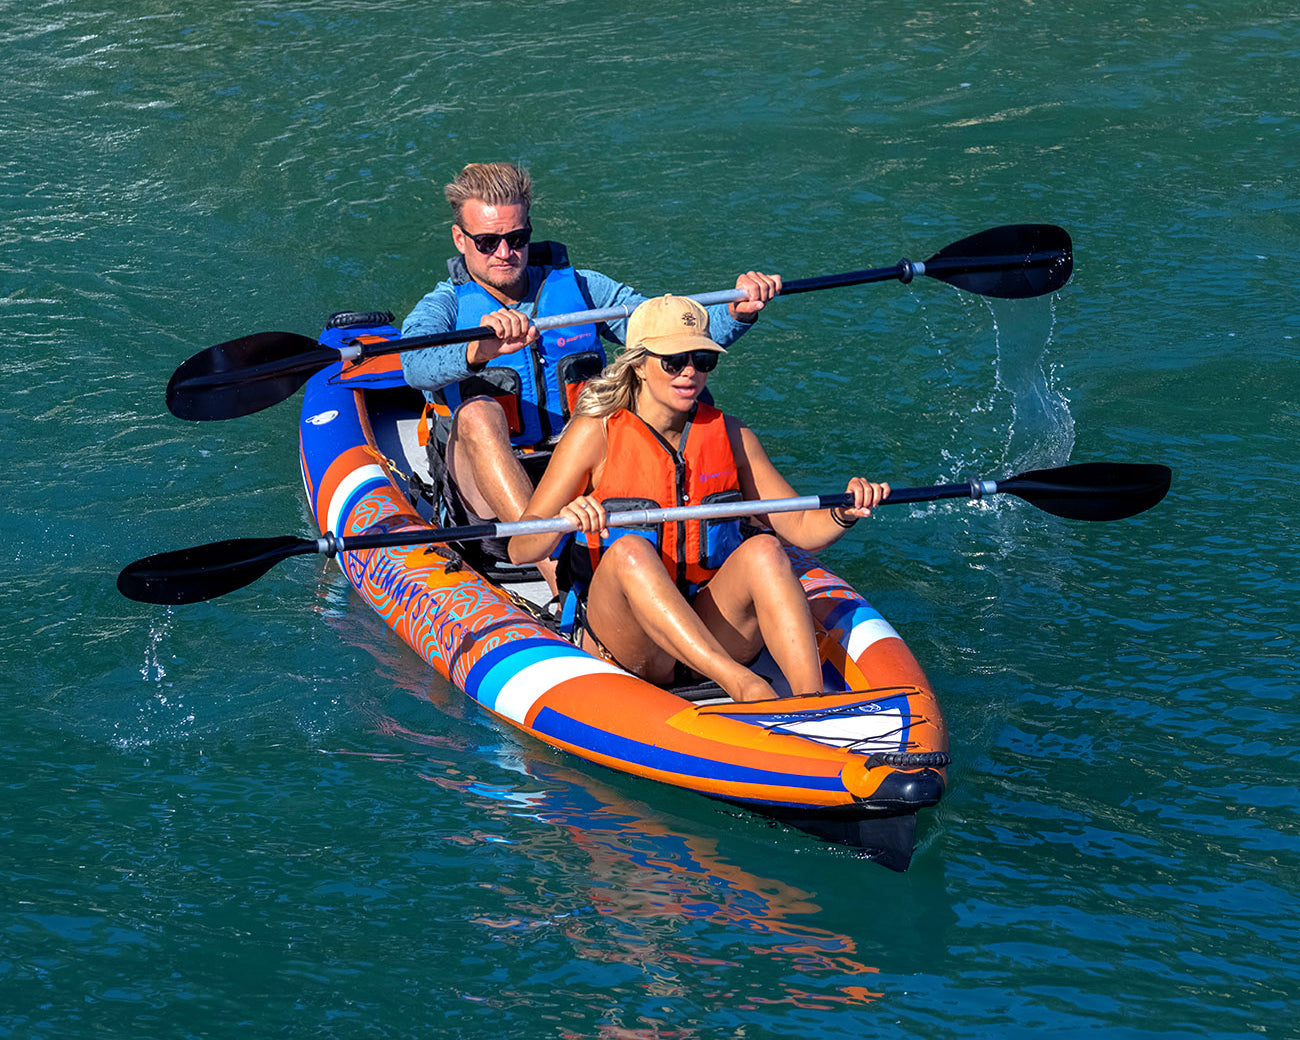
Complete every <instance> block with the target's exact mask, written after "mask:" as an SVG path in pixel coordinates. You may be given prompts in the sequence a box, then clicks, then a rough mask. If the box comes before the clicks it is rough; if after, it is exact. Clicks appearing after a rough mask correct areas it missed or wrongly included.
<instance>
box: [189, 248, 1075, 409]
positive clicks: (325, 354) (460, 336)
mask: <svg viewBox="0 0 1300 1040" xmlns="http://www.w3.org/2000/svg"><path fill="white" fill-rule="evenodd" d="M1073 270H1074V259H1073V247H1072V245H1071V242H1070V236H1069V234H1068V233H1067V232H1066V231H1065V230H1064V229H1062V228H1059V227H1057V226H1056V225H1054V224H1009V225H1006V226H1004V227H995V228H990V229H989V230H987V231H981V232H979V233H978V234H976V235H971V236H970V237H969V238H963V239H962V240H961V241H959V242H954V243H953V244H952V245H950V246H948V247H946V248H944V249H941V250H940V251H939V252H937V253H935V254H934V256H932V257H930V259H929V260H926V261H924V262H922V261H912V260H900V261H899V262H898V263H897V264H895V265H894V266H892V267H878V268H875V269H873V270H869V271H850V272H848V273H846V274H831V275H823V276H821V277H818V278H805V279H802V280H797V281H793V282H787V283H786V284H785V285H783V286H782V288H781V292H780V295H781V296H792V295H795V294H797V293H805V292H814V291H816V290H818V289H834V288H839V287H842V286H848V285H864V284H866V283H868V282H886V281H894V280H897V281H900V282H904V283H907V282H910V281H912V280H913V279H914V278H915V277H916V276H917V275H926V276H927V277H930V278H936V279H938V280H939V281H941V282H947V283H948V284H949V285H953V286H956V287H957V288H958V289H964V290H965V291H966V292H973V293H978V294H980V295H981V296H993V297H998V298H1001V299H1022V298H1027V297H1031V296H1042V295H1043V294H1044V293H1049V292H1055V291H1056V290H1057V289H1060V288H1061V287H1062V286H1064V285H1065V283H1066V282H1068V281H1069V280H1070V274H1071V272H1072V271H1073ZM745 298H746V297H745V293H744V291H743V290H741V289H723V290H719V291H717V292H710V293H697V294H695V295H693V296H692V297H691V299H693V300H695V301H696V302H697V303H699V304H700V305H701V306H705V307H709V306H712V305H713V304H718V303H736V302H738V301H740V300H743V299H745ZM634 309H635V308H634V307H631V306H622V307H606V308H603V309H597V310H589V311H575V312H573V313H571V314H556V315H553V316H551V317H546V318H540V319H538V320H537V321H535V322H534V323H533V324H534V326H535V327H536V328H537V329H538V330H539V331H545V330H546V329H558V328H564V327H566V326H569V325H584V324H587V323H591V322H599V321H614V320H617V319H619V318H626V317H629V316H630V315H631V313H632V311H633V310H634ZM494 335H496V333H495V332H494V331H493V330H492V329H491V328H488V327H487V326H485V325H481V326H479V327H478V328H473V329H453V330H451V331H450V332H443V333H438V334H436V335H433V336H412V337H408V338H406V339H393V340H388V341H387V342H382V343H366V344H361V343H356V342H353V343H351V344H349V345H347V346H344V347H340V348H337V349H336V348H334V347H322V346H321V345H320V344H319V343H318V342H317V341H316V340H314V339H311V338H309V337H307V336H301V335H299V334H297V333H294V332H255V333H253V334H251V335H248V336H241V337H239V338H238V339H232V340H229V341H227V342H225V343H218V344H217V345H216V346H213V347H208V348H207V349H206V350H201V351H199V352H198V353H197V354H195V355H194V356H193V357H191V358H189V359H188V360H187V361H185V362H183V363H182V364H181V366H180V367H179V368H177V369H176V371H175V372H174V373H173V374H172V377H171V380H170V381H169V382H168V384H167V407H168V408H169V409H171V411H172V413H173V414H174V415H176V416H177V417H178V418H181V419H190V420H193V421H195V422H200V421H206V420H213V419H234V418H237V417H239V416H241V415H251V414H252V413H253V412H260V411H261V410H262V409H264V408H269V407H271V406H272V405H275V404H279V403H280V402H281V401H285V400H288V399H289V398H290V397H292V396H293V395H294V393H296V392H297V391H298V390H299V389H300V388H301V387H302V385H303V384H304V383H306V382H307V380H308V379H310V378H311V377H312V376H313V375H314V374H315V373H317V372H319V371H320V370H321V369H323V368H325V367H327V366H329V365H332V364H334V363H335V362H337V361H339V360H340V359H342V360H344V361H356V362H359V361H361V360H363V359H365V358H372V357H379V356H380V355H384V354H397V353H401V352H402V351H406V350H423V349H427V348H429V347H443V346H448V345H450V344H453V343H469V342H472V341H473V340H477V339H487V338H489V337H491V336H494Z"/></svg>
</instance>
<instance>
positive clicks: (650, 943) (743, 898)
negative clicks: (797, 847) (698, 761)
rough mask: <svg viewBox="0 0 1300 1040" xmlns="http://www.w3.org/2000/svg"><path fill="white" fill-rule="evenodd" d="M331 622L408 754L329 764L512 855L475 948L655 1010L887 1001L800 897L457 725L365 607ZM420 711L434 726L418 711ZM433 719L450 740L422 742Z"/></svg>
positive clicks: (373, 708) (820, 911)
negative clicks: (441, 812)
mask: <svg viewBox="0 0 1300 1040" xmlns="http://www.w3.org/2000/svg"><path fill="white" fill-rule="evenodd" d="M326 616H327V617H328V618H329V620H330V622H331V625H332V626H333V627H334V628H335V629H336V631H337V632H338V634H339V636H340V637H341V638H343V639H344V640H345V641H348V642H352V643H354V644H355V645H357V646H359V647H362V648H364V649H365V650H366V651H367V652H368V653H369V654H370V655H371V656H373V658H374V659H375V661H376V663H377V665H378V669H377V671H378V674H379V675H380V676H382V678H383V681H384V682H386V683H387V682H391V683H392V686H393V688H394V689H396V690H399V691H401V694H400V695H399V696H398V697H396V698H386V697H385V698H378V697H377V698H370V699H368V700H367V702H366V703H365V704H364V705H360V706H357V710H359V711H362V712H364V713H365V715H366V718H367V723H368V728H370V729H371V731H372V732H374V733H376V734H378V735H382V736H383V737H384V738H386V740H389V741H392V742H393V746H396V747H399V748H402V749H404V750H401V751H390V750H366V751H360V750H356V749H346V750H342V751H337V752H333V753H337V754H346V755H365V756H367V757H369V758H371V759H372V760H373V761H375V762H378V763H381V764H383V765H391V766H397V767H399V768H400V769H401V770H403V771H404V772H406V773H413V775H414V776H415V777H418V778H419V779H420V780H423V781H425V782H426V783H429V784H432V785H434V786H435V787H437V788H438V789H439V790H440V791H444V792H450V793H452V794H454V795H455V803H454V804H463V805H464V806H465V817H466V818H467V819H473V820H474V821H475V823H474V825H473V826H472V827H467V828H463V829H462V828H458V827H456V826H455V823H454V821H451V822H450V823H449V822H448V821H441V822H440V823H439V824H438V830H439V832H440V836H441V840H443V841H445V842H447V843H449V844H452V845H458V846H461V847H463V848H465V849H467V850H481V849H483V848H485V847H487V848H491V847H495V848H497V850H498V852H499V853H501V854H502V855H507V854H508V856H509V862H510V863H511V864H512V866H511V868H510V869H502V870H501V871H500V874H499V877H498V879H497V880H495V881H494V882H493V883H492V884H491V885H490V886H488V888H486V889H485V890H484V891H483V892H482V893H480V895H479V896H478V897H477V899H476V903H477V904H478V906H479V909H478V910H477V911H473V910H471V911H470V916H469V923H470V924H471V925H472V927H473V928H474V929H478V930H480V935H479V937H478V938H477V939H476V940H475V941H476V942H482V941H488V942H494V943H503V944H505V945H506V946H508V947H517V948H520V950H521V951H522V952H527V950H528V949H529V948H531V947H532V946H534V945H542V946H545V947H548V948H550V947H551V946H553V945H554V946H556V947H559V948H562V949H563V950H564V951H565V952H564V956H566V957H571V958H577V959H578V960H580V961H582V962H583V963H585V964H588V965H590V966H592V967H593V968H599V971H598V973H597V975H598V977H602V978H603V977H607V976H608V977H609V978H610V979H615V978H616V979H618V980H619V981H620V984H626V985H631V986H632V988H633V990H635V991H636V992H637V993H641V994H643V996H644V999H646V1000H651V1001H653V1000H654V999H659V998H663V999H668V998H671V997H672V996H673V994H674V993H680V992H683V991H684V990H685V989H686V988H689V990H690V995H691V1001H692V1002H693V1003H698V1002H701V1001H703V1002H705V1003H708V1004H712V1003H715V1002H716V1003H718V1004H725V1005H729V1006H733V1007H734V1008H735V1009H736V1010H737V1011H741V1010H749V1011H753V1010H755V1009H757V1008H760V1007H766V1006H783V1007H798V1008H810V1007H833V1006H834V1007H842V1006H849V1005H858V1004H865V1003H870V1002H873V1001H875V1000H877V999H879V998H880V997H881V996H883V993H882V991H881V988H880V986H879V984H878V980H877V978H876V976H877V975H878V974H879V969H878V968H876V967H872V966H870V965H868V964H865V963H863V961H862V959H861V955H860V953H859V951H858V944H857V942H856V941H855V940H854V939H853V938H851V937H850V936H849V935H846V934H844V933H842V932H837V931H833V930H830V929H827V928H824V927H818V926H815V925H811V924H808V923H806V921H807V920H809V919H812V918H816V917H821V918H825V917H826V914H825V908H824V906H823V905H821V903H820V902H819V901H817V900H816V899H814V897H813V895H812V894H811V893H810V892H808V891H806V890H804V889H802V888H800V887H798V886H796V885H794V884H791V883H790V882H789V881H787V880H782V879H779V878H778V877H767V876H762V875H759V874H757V873H754V872H753V870H752V868H746V867H741V866H739V865H737V864H736V863H735V862H734V861H733V860H732V859H731V858H729V857H728V856H726V855H724V854H723V853H722V852H721V851H720V849H719V847H718V842H717V841H716V840H714V839H712V838H707V837H702V836H700V835H699V834H695V833H691V832H690V831H688V830H685V829H679V828H676V827H673V826H671V825H669V824H668V823H667V822H665V813H664V812H662V811H658V810H652V809H650V808H649V807H647V806H645V805H643V804H641V803H640V802H638V801H636V800H635V799H634V798H632V797H630V796H629V795H627V794H625V793H624V792H623V790H622V789H621V786H622V785H616V784H614V783H605V782H603V781H602V780H601V779H599V778H598V776H596V775H593V773H598V772H599V771H598V770H595V769H594V767H593V769H592V771H590V772H589V771H584V770H582V769H579V768H570V767H569V766H568V765H567V764H564V763H563V762H562V761H557V760H556V759H555V758H554V757H552V756H553V755H554V754H555V753H553V752H550V751H549V750H548V749H545V748H542V747H540V746H537V747H536V751H535V752H534V751H533V749H532V742H531V741H527V742H526V744H527V746H521V743H520V742H521V741H524V740H525V738H520V737H518V735H516V734H506V733H502V732H501V731H499V730H497V729H496V723H495V722H493V721H492V720H491V719H490V718H489V717H487V716H486V715H485V714H484V713H482V712H480V711H477V710H476V709H473V708H472V707H471V708H470V711H469V713H468V715H469V717H468V718H461V720H460V722H459V723H457V722H456V719H457V717H458V716H463V715H464V714H465V709H466V699H465V697H464V695H463V694H461V693H460V692H459V691H458V690H456V689H455V688H454V687H452V686H450V685H449V684H447V683H444V682H442V681H441V679H440V678H439V677H437V676H435V675H432V674H431V673H430V672H429V671H428V669H427V668H426V667H425V665H424V664H423V662H421V661H419V660H418V659H417V658H416V657H415V655H414V654H411V653H409V652H408V651H407V650H406V649H405V647H403V646H402V645H401V644H400V643H399V642H398V641H397V640H396V639H395V637H393V636H392V635H391V634H390V633H389V632H388V631H387V629H386V628H384V626H383V625H382V623H381V622H379V620H378V619H377V618H374V616H373V615H372V614H371V612H370V611H369V610H368V609H367V608H365V606H364V604H360V603H357V602H356V601H353V604H352V607H351V609H349V608H348V607H344V608H343V610H341V611H338V612H332V611H331V612H327V614H326ZM406 694H414V695H415V697H416V698H419V699H418V700H417V699H415V698H409V697H407V696H405V695H406ZM422 700H424V701H428V702H431V703H432V705H433V706H434V708H435V709H436V712H433V713H431V712H430V711H428V709H427V708H425V709H421V708H420V701H422ZM408 707H409V708H410V710H409V711H407V710H406V709H407V708H408ZM399 716H401V717H399ZM438 719H441V720H442V721H443V722H445V723H448V726H447V727H446V728H444V729H443V730H441V731H439V732H429V731H428V726H429V723H430V722H431V721H436V720H438ZM489 733H490V736H488V734H489ZM485 737H486V739H485ZM628 783H629V785H630V786H634V787H635V786H649V787H650V788H651V789H652V790H654V791H655V792H656V794H657V795H660V796H661V797H662V800H663V804H664V806H666V807H667V812H668V814H669V815H671V813H672V811H673V806H674V804H675V803H677V802H679V801H680V800H681V799H683V798H684V799H686V801H687V802H690V803H701V801H702V800H700V799H699V798H698V797H697V796H694V795H683V794H681V793H680V792H674V791H672V790H671V789H670V788H667V787H664V786H662V785H658V784H652V783H649V782H637V781H631V780H629V781H628ZM656 804H658V803H656ZM702 804H704V805H706V806H710V807H712V803H710V802H707V801H703V802H702ZM745 815H746V816H748V814H745ZM432 823H433V821H431V824H432ZM539 824H540V825H541V827H540V828H539V827H538V825H539ZM754 825H755V826H756V827H760V828H762V830H763V833H764V834H767V833H773V834H781V833H783V832H781V831H779V830H775V831H769V830H768V828H767V826H766V824H765V823H762V822H761V821H754ZM837 859H838V857H837ZM483 933H486V934H487V935H488V938H487V939H484V937H483ZM755 953H758V954H761V956H762V957H763V959H764V962H765V963H764V966H763V968H762V970H761V971H759V972H755V971H754V969H753V966H752V962H751V958H752V957H753V955H754V954H755ZM613 966H621V968H620V970H617V971H615V970H613ZM611 972H612V974H611ZM687 976H688V977H687ZM774 979H775V980H780V981H779V982H777V983H775V984H774V982H773V980H774ZM529 985H530V986H532V985H534V983H530V984H529ZM702 985H707V987H708V989H707V990H704V991H702V990H701V986H702ZM569 996H570V997H571V998H572V999H573V1000H575V1001H580V1002H590V1001H593V1000H594V1001H595V1002H596V1003H597V1004H598V1005H600V1006H603V1002H604V1001H605V1000H606V999H607V997H606V996H604V995H602V994H600V993H585V992H580V991H579V990H576V989H575V990H573V991H570V993H569ZM474 999H476V1000H481V1001H483V1002H485V1003H488V1004H490V1005H494V1006H495V1005H499V1006H501V1007H503V1008H504V1007H507V1006H511V1005H512V1004H516V1005H517V1004H518V1002H519V1001H526V1002H531V1003H537V1002H538V1001H539V1000H540V999H541V998H539V996H538V994H537V993H536V992H535V991H533V990H532V989H530V988H528V987H521V988H517V989H513V990H510V991H501V992H495V991H491V990H486V989H485V990H484V991H483V992H477V993H476V995H475V997H474ZM654 1018H655V1016H654V1015H653V1014H652V1013H651V1011H648V1010H646V1011H643V1012H642V1013H641V1017H640V1018H638V1019H636V1020H635V1021H637V1022H638V1023H639V1024H641V1025H644V1024H647V1023H651V1024H652V1023H653V1021H654ZM621 1028H622V1027H621V1026H619V1025H618V1024H617V1023H612V1022H611V1023H605V1025H604V1026H603V1029H604V1031H603V1032H601V1033H599V1034H598V1035H601V1036H620V1035H632V1034H624V1033H622V1032H620V1029H621ZM638 1035H641V1034H638ZM658 1035H669V1034H658ZM677 1035H682V1036H695V1035H699V1034H697V1033H695V1032H693V1031H687V1032H682V1033H680V1034H677Z"/></svg>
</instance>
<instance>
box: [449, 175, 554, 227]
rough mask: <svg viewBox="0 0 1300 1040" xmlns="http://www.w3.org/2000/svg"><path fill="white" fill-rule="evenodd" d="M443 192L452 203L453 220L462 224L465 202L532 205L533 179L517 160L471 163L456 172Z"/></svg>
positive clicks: (526, 207)
mask: <svg viewBox="0 0 1300 1040" xmlns="http://www.w3.org/2000/svg"><path fill="white" fill-rule="evenodd" d="M443 194H444V195H446V196H447V204H448V205H449V206H451V219H452V220H453V221H455V222H456V223H457V224H459V223H460V220H461V214H462V212H463V211H464V209H465V203H467V202H468V201H469V200H470V199H478V201H479V202H482V203H483V204H484V205H487V206H523V207H524V209H525V210H527V209H529V208H530V207H531V206H532V204H533V178H532V177H531V176H530V175H529V173H528V171H527V170H525V169H524V168H523V167H520V166H516V165H515V164H514V163H505V162H494V163H470V164H469V165H468V166H466V167H465V168H464V169H463V170H461V171H460V173H458V174H456V179H455V180H453V181H452V182H451V183H450V184H448V185H447V187H446V188H444V189H443Z"/></svg>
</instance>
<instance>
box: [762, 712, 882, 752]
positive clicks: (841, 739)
mask: <svg viewBox="0 0 1300 1040" xmlns="http://www.w3.org/2000/svg"><path fill="white" fill-rule="evenodd" d="M769 728H770V729H776V730H779V731H780V732H782V733H798V734H799V735H800V736H803V737H807V738H809V739H810V740H815V741H817V742H818V743H821V744H829V745H831V746H832V747H847V746H848V745H850V744H853V745H857V749H858V750H859V751H897V750H898V749H899V739H900V738H899V734H900V733H902V731H903V713H902V712H901V711H899V710H898V709H897V708H889V709H886V710H885V711H877V712H864V713H862V714H860V715H832V716H829V717H827V718H820V719H819V718H813V719H809V720H808V721H807V722H787V721H778V722H776V724H775V725H773V726H770V727H769Z"/></svg>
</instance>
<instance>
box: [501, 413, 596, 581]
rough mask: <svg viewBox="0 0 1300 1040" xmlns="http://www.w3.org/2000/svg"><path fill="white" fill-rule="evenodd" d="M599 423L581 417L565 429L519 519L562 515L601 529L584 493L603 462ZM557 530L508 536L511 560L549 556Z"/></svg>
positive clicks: (584, 527) (557, 537)
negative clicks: (554, 531) (551, 532)
mask: <svg viewBox="0 0 1300 1040" xmlns="http://www.w3.org/2000/svg"><path fill="white" fill-rule="evenodd" d="M606 446H607V441H606V437H605V424H604V423H603V422H602V421H601V420H600V419H594V418H591V417H589V416H583V417H580V418H577V419H574V420H573V421H572V422H570V423H569V425H568V426H567V427H566V428H565V431H564V434H563V435H562V436H561V437H560V442H559V443H558V444H557V445H556V446H555V453H554V454H553V455H552V456H551V461H550V462H549V463H548V464H547V466H546V472H545V473H543V474H542V479H541V480H540V481H539V482H538V484H537V488H536V490H535V491H534V492H533V496H532V498H530V499H529V500H528V505H527V506H525V507H524V512H523V516H521V517H520V519H521V520H550V519H552V518H554V517H559V516H566V517H568V518H569V519H571V520H573V521H574V523H575V524H576V525H577V526H578V527H580V528H581V529H582V530H587V531H591V530H597V531H598V530H601V529H602V528H603V526H604V521H605V511H604V509H603V508H601V506H600V503H598V502H595V501H594V500H593V499H590V498H589V497H588V496H587V495H586V492H587V491H589V490H590V489H591V488H592V487H593V486H595V482H596V480H597V479H598V478H599V475H600V467H601V466H602V465H603V464H604V461H605V450H606ZM563 537H564V535H562V534H523V535H516V536H515V537H514V538H511V539H510V543H509V551H510V559H511V561H512V562H513V563H534V562H536V561H537V560H541V559H544V558H545V557H547V556H549V555H550V553H551V551H552V550H553V549H554V548H555V547H556V545H558V544H559V541H560V539H561V538H563Z"/></svg>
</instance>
